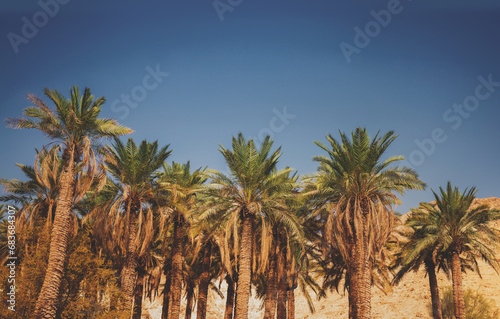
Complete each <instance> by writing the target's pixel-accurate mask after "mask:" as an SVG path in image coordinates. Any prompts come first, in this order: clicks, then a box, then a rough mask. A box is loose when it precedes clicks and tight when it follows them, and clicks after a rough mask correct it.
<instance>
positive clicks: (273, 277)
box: [264, 229, 278, 319]
mask: <svg viewBox="0 0 500 319" xmlns="http://www.w3.org/2000/svg"><path fill="white" fill-rule="evenodd" d="M277 240H278V235H277V230H276V229H273V244H272V248H271V251H270V253H269V272H268V274H269V275H268V279H267V280H268V284H267V291H266V300H265V307H264V308H265V311H264V319H274V317H275V313H276V303H277V298H278V276H277V274H276V272H277V269H276V266H277V263H276V249H277V245H276V242H277Z"/></svg>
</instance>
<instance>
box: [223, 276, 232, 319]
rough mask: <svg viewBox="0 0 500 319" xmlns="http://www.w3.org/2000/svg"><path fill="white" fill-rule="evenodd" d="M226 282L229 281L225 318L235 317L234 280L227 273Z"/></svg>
mask: <svg viewBox="0 0 500 319" xmlns="http://www.w3.org/2000/svg"><path fill="white" fill-rule="evenodd" d="M226 283H227V297H226V311H225V312H224V319H233V310H234V281H233V279H232V278H231V276H230V275H226Z"/></svg>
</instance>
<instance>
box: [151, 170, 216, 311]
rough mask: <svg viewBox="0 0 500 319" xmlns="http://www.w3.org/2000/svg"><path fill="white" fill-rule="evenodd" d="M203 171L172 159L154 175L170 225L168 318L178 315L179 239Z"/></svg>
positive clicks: (180, 243) (193, 206) (180, 242)
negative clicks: (169, 299)
mask: <svg viewBox="0 0 500 319" xmlns="http://www.w3.org/2000/svg"><path fill="white" fill-rule="evenodd" d="M205 170H206V169H205V168H204V169H202V168H199V169H197V170H195V171H193V172H191V166H190V163H189V162H187V164H179V163H175V162H172V165H168V164H167V163H164V164H163V172H160V173H158V174H157V177H158V186H159V187H158V189H159V194H160V195H159V196H161V201H162V203H163V211H164V212H165V213H167V214H168V215H169V216H170V217H171V220H172V223H173V227H174V231H173V244H172V270H171V278H170V289H171V299H172V303H171V304H170V305H169V313H170V315H169V316H168V318H169V319H178V318H179V314H180V307H181V293H182V265H183V252H182V238H183V236H184V232H185V230H186V229H185V227H186V225H187V224H189V222H190V219H191V215H192V214H193V213H194V212H195V211H196V201H195V199H196V193H197V192H198V191H199V190H200V189H201V186H202V184H203V183H204V182H205V181H206V180H207V176H206V174H205ZM165 296H166V294H165ZM164 302H165V299H164ZM165 316H167V314H165V313H164V314H162V318H165Z"/></svg>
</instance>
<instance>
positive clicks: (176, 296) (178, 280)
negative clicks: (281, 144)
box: [169, 215, 183, 319]
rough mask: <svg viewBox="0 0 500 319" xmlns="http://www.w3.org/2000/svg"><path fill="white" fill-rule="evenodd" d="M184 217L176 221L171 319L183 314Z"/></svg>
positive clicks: (177, 217)
mask: <svg viewBox="0 0 500 319" xmlns="http://www.w3.org/2000/svg"><path fill="white" fill-rule="evenodd" d="M182 236H183V220H182V216H180V215H179V216H176V218H175V220H174V243H173V247H172V279H171V282H172V287H171V288H172V305H171V306H170V316H169V319H179V314H180V312H181V294H182Z"/></svg>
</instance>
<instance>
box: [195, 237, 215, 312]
mask: <svg viewBox="0 0 500 319" xmlns="http://www.w3.org/2000/svg"><path fill="white" fill-rule="evenodd" d="M211 257H212V243H211V242H208V243H207V246H206V247H205V251H204V253H203V265H202V273H201V276H200V285H199V293H198V309H197V311H196V319H205V318H206V317H207V298H208V285H209V284H210V267H211Z"/></svg>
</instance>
